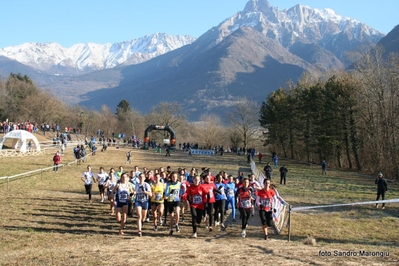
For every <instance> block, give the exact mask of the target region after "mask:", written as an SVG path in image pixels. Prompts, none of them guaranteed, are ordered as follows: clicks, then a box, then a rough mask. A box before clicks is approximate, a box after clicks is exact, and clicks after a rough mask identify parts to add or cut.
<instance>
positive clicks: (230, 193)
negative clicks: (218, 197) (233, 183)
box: [227, 189, 234, 198]
mask: <svg viewBox="0 0 399 266" xmlns="http://www.w3.org/2000/svg"><path fill="white" fill-rule="evenodd" d="M227 196H228V197H230V198H231V197H234V191H233V190H232V189H229V190H227Z"/></svg>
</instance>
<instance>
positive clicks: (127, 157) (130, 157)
mask: <svg viewBox="0 0 399 266" xmlns="http://www.w3.org/2000/svg"><path fill="white" fill-rule="evenodd" d="M127 163H129V164H132V154H131V152H130V151H128V152H127V153H126V162H125V164H127Z"/></svg>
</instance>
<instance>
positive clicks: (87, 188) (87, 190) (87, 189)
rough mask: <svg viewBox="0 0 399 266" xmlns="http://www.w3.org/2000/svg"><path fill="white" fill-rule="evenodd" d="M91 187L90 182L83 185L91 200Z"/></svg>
mask: <svg viewBox="0 0 399 266" xmlns="http://www.w3.org/2000/svg"><path fill="white" fill-rule="evenodd" d="M91 188H92V184H89V185H85V189H86V194H89V200H91Z"/></svg>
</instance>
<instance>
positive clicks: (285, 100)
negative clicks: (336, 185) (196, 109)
mask: <svg viewBox="0 0 399 266" xmlns="http://www.w3.org/2000/svg"><path fill="white" fill-rule="evenodd" d="M351 62H353V63H352V65H351V68H349V69H347V70H345V71H344V70H342V71H339V72H319V73H304V74H303V75H302V77H301V78H300V79H299V80H298V81H297V82H296V83H294V82H292V81H287V83H286V84H285V85H284V86H283V87H281V88H280V89H278V90H277V91H274V92H272V93H271V94H269V95H265V99H264V100H263V102H262V103H261V106H259V105H258V104H257V103H256V102H253V101H249V100H247V99H243V101H242V102H240V103H239V104H237V106H235V107H234V108H232V110H233V111H231V112H229V113H227V114H225V116H223V117H222V116H221V114H214V113H206V112H204V114H203V115H202V116H201V117H200V121H188V120H187V119H186V116H185V114H184V110H183V108H182V106H181V105H180V104H179V102H178V101H176V102H161V103H158V104H156V105H154V106H153V107H152V109H151V112H150V113H148V114H142V113H141V112H140V111H139V110H136V109H135V108H134V107H133V106H131V105H130V103H129V102H128V101H126V100H124V99H121V101H120V102H119V104H118V105H117V106H115V109H114V110H112V109H110V107H108V106H106V105H103V106H101V107H99V108H98V110H88V109H87V108H85V107H82V106H79V105H75V106H69V105H67V104H65V103H63V101H62V100H61V99H59V98H57V95H54V94H52V93H51V92H49V91H44V90H43V89H41V88H39V87H37V86H36V85H35V84H34V82H33V81H32V80H31V78H30V77H28V76H26V75H23V74H20V73H18V74H15V73H11V74H10V75H9V76H8V78H6V79H4V80H1V81H0V122H3V123H4V122H6V121H8V123H17V124H18V123H25V122H27V121H30V122H36V123H38V124H41V123H49V124H57V125H59V126H60V128H65V127H72V128H79V131H80V132H81V134H82V135H85V136H91V135H95V134H96V132H97V130H98V129H100V130H102V131H103V132H104V135H105V137H109V136H111V134H112V133H124V134H126V136H131V135H136V136H139V137H140V136H143V134H144V130H145V129H146V128H147V127H148V126H149V125H151V124H158V125H169V126H171V127H172V128H174V130H175V131H176V133H177V143H179V142H181V143H182V142H190V143H198V144H199V145H200V146H202V147H212V148H213V147H218V146H224V147H225V148H227V147H238V148H240V147H242V148H256V149H257V150H259V151H262V152H263V153H271V152H276V153H277V154H278V155H279V156H280V157H285V158H289V159H294V160H299V161H303V162H308V163H315V164H320V162H321V161H323V160H326V161H327V162H328V165H329V167H337V168H342V169H350V170H355V171H359V172H362V173H366V174H375V173H376V172H379V171H382V172H383V173H384V175H385V177H386V178H388V179H395V180H399V57H398V56H397V55H394V54H391V55H389V56H386V55H385V54H384V52H383V51H382V50H381V49H374V50H371V51H366V52H362V53H358V54H355V53H354V54H352V55H351ZM243 90H245V88H243ZM165 134H166V133H165V132H163V131H156V132H152V133H151V138H152V139H156V140H157V141H158V142H161V141H162V139H163V138H166V137H167V135H165Z"/></svg>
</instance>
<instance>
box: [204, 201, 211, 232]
mask: <svg viewBox="0 0 399 266" xmlns="http://www.w3.org/2000/svg"><path fill="white" fill-rule="evenodd" d="M212 211H213V203H208V204H207V205H206V206H205V213H206V214H208V215H209V226H210V227H212V226H213V215H212Z"/></svg>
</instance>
